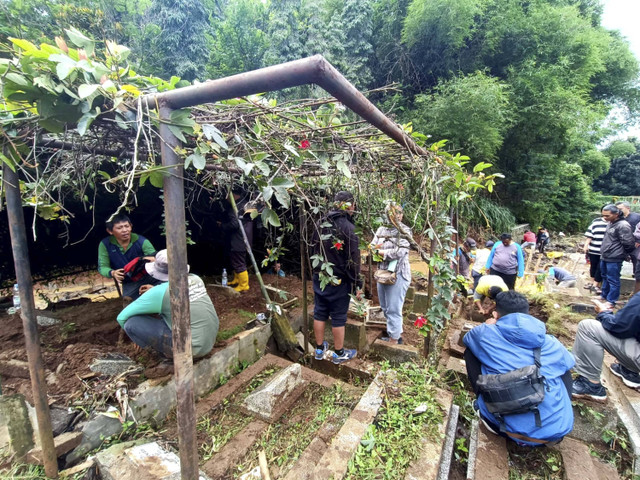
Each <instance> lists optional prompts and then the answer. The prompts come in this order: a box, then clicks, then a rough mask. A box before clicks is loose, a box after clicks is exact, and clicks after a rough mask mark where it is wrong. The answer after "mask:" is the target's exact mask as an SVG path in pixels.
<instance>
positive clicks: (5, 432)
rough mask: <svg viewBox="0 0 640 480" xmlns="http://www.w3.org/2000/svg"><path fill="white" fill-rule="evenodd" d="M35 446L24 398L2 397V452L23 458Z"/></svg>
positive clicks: (0, 434)
mask: <svg viewBox="0 0 640 480" xmlns="http://www.w3.org/2000/svg"><path fill="white" fill-rule="evenodd" d="M33 445H34V440H33V428H32V427H31V420H30V419H29V411H28V409H27V402H26V400H25V399H24V396H23V395H20V394H15V395H3V396H0V450H5V451H6V452H7V453H9V454H15V455H16V457H17V458H23V457H24V456H25V455H26V454H27V452H28V451H29V450H30V449H31V448H33Z"/></svg>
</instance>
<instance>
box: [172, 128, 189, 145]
mask: <svg viewBox="0 0 640 480" xmlns="http://www.w3.org/2000/svg"><path fill="white" fill-rule="evenodd" d="M169 130H171V133H173V134H174V135H175V136H176V138H177V139H178V140H180V141H181V142H182V143H186V142H187V139H186V138H184V135H183V134H182V129H181V128H180V127H178V126H176V125H169Z"/></svg>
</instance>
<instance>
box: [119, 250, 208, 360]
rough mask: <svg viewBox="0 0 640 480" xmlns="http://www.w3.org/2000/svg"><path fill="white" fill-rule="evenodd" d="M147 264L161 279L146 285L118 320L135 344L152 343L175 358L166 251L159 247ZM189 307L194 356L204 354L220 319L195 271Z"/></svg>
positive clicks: (144, 345) (145, 344)
mask: <svg viewBox="0 0 640 480" xmlns="http://www.w3.org/2000/svg"><path fill="white" fill-rule="evenodd" d="M145 268H146V270H147V272H148V273H149V275H151V276H152V277H153V278H155V279H156V280H158V281H160V282H162V283H161V284H160V285H156V286H153V287H152V286H148V287H143V288H142V295H141V296H140V298H138V299H137V300H136V301H134V302H132V303H131V304H129V305H128V306H127V307H126V308H125V309H124V310H122V312H120V315H118V323H119V324H120V326H121V327H122V328H124V331H125V332H126V333H127V335H128V336H129V338H130V339H131V340H133V342H134V343H135V344H136V345H139V346H140V347H142V348H145V347H151V348H153V349H154V350H156V351H157V352H159V353H160V354H162V355H164V356H165V357H167V358H172V357H173V350H172V343H171V342H172V336H171V304H170V299H169V281H168V280H169V265H168V263H167V251H166V250H160V251H159V252H158V253H157V254H156V258H155V262H151V263H147V264H146V265H145ZM189 310H190V313H191V348H192V351H193V356H194V357H196V358H197V357H202V356H204V355H206V354H207V353H209V352H210V351H211V349H212V348H213V344H214V343H215V341H216V336H217V335H218V326H219V321H218V315H217V314H216V309H215V307H214V306H213V302H212V301H211V298H209V295H208V294H207V289H206V288H205V285H204V282H203V281H202V279H201V278H200V277H198V276H197V275H193V274H191V275H189ZM158 315H159V316H158Z"/></svg>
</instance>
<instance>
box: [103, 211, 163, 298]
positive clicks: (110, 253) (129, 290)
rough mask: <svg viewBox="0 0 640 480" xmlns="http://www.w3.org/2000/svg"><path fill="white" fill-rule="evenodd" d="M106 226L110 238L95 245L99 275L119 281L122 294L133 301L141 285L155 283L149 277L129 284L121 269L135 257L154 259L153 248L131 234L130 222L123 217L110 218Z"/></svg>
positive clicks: (148, 242) (139, 237)
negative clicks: (96, 247)
mask: <svg viewBox="0 0 640 480" xmlns="http://www.w3.org/2000/svg"><path fill="white" fill-rule="evenodd" d="M105 227H106V229H107V233H108V234H109V236H108V237H105V238H103V239H102V241H101V242H100V244H99V245H98V272H99V273H100V275H102V276H103V277H107V278H115V279H116V280H117V281H119V282H121V283H122V295H123V296H124V297H131V298H132V299H134V300H135V299H136V298H138V297H139V296H140V287H141V286H142V285H146V284H150V285H157V283H158V282H157V281H156V280H155V279H153V278H151V277H150V276H148V275H145V277H144V278H142V279H141V280H138V281H132V280H131V279H130V278H129V277H127V276H126V275H125V273H124V266H125V265H126V264H127V263H129V262H130V261H132V260H133V259H135V258H137V257H150V258H149V259H153V256H154V255H155V254H156V249H155V248H154V246H153V245H151V242H150V241H149V240H147V239H146V238H145V237H143V236H142V235H138V234H137V233H133V232H132V228H133V225H132V224H131V220H130V219H129V217H128V216H126V215H124V214H118V215H114V216H113V217H111V218H110V219H109V220H107V222H106V223H105Z"/></svg>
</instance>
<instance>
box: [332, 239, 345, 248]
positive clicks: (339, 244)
mask: <svg viewBox="0 0 640 480" xmlns="http://www.w3.org/2000/svg"><path fill="white" fill-rule="evenodd" d="M343 246H344V243H342V242H341V241H337V242H334V243H333V248H335V249H336V250H342V247H343Z"/></svg>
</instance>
